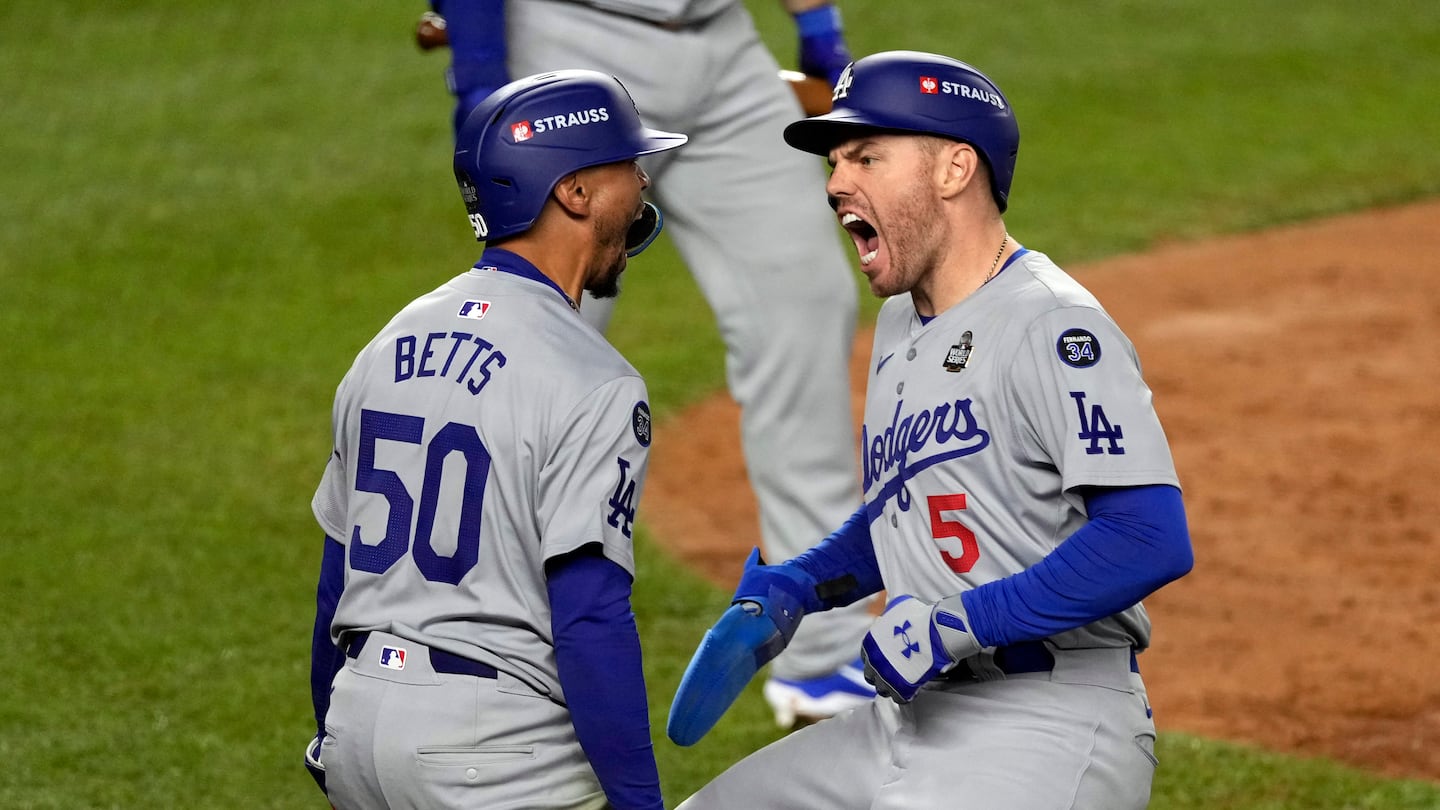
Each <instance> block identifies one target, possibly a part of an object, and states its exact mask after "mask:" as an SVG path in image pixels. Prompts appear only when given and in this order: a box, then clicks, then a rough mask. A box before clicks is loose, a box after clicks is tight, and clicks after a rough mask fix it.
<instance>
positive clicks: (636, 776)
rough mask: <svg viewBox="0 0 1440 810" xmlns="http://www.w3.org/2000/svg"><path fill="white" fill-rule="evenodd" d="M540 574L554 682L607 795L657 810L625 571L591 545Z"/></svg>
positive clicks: (656, 776)
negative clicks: (546, 600)
mask: <svg viewBox="0 0 1440 810" xmlns="http://www.w3.org/2000/svg"><path fill="white" fill-rule="evenodd" d="M546 576H547V578H548V586H547V589H548V591H549V593H550V613H551V620H550V621H551V629H552V631H553V633H554V636H555V663H556V666H557V667H558V668H559V674H560V686H561V687H562V688H563V689H564V690H565V701H566V703H567V704H568V705H569V708H570V717H571V721H572V722H573V723H574V724H575V736H576V737H578V738H579V740H580V747H581V748H583V749H585V756H586V757H588V758H589V760H590V766H591V767H592V768H593V769H594V770H595V775H596V777H598V778H599V780H600V786H601V787H602V788H604V790H605V798H606V799H608V800H609V802H610V805H611V806H613V807H615V808H617V809H620V808H624V809H625V810H629V808H644V810H652V809H653V810H663V808H664V802H663V799H662V798H661V795H660V772H659V770H658V769H657V768H656V765H655V751H654V745H653V743H652V742H651V740H650V709H649V703H648V702H647V697H646V693H645V673H644V670H643V668H642V665H641V656H640V634H639V632H638V630H637V629H636V627H635V614H634V613H632V612H631V609H630V593H631V578H630V574H629V573H628V572H626V571H625V569H624V568H621V567H620V566H619V565H617V564H616V563H614V562H612V561H611V560H608V559H606V558H605V557H604V555H603V554H602V553H601V551H600V548H599V546H598V545H594V544H592V545H588V546H585V547H584V548H582V549H580V550H577V551H574V552H571V553H569V554H566V555H563V556H561V557H558V558H556V559H553V560H550V561H549V562H548V563H547V565H546Z"/></svg>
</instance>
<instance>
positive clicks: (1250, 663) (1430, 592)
mask: <svg viewBox="0 0 1440 810" xmlns="http://www.w3.org/2000/svg"><path fill="white" fill-rule="evenodd" d="M1019 236H1020V237H1021V238H1022V240H1023V237H1024V235H1023V234H1019ZM1037 247H1041V246H1037ZM1056 258H1057V259H1058V260H1060V261H1061V263H1062V265H1063V264H1064V259H1063V257H1056ZM1068 269H1070V270H1071V271H1072V272H1073V273H1074V274H1075V275H1077V276H1078V277H1079V278H1080V279H1081V281H1082V282H1083V283H1084V284H1085V285H1086V286H1088V287H1089V288H1090V289H1091V290H1092V291H1093V292H1094V293H1095V294H1096V295H1097V296H1098V297H1099V298H1100V300H1101V301H1102V302H1103V303H1104V304H1105V305H1106V308H1107V309H1108V310H1109V311H1110V312H1111V314H1112V315H1113V316H1114V317H1115V319H1116V320H1117V321H1119V323H1120V325H1121V327H1123V328H1124V329H1125V330H1126V332H1127V333H1128V334H1129V335H1130V337H1131V338H1132V339H1133V340H1134V341H1135V344H1136V346H1137V347H1138V349H1139V352H1140V358H1141V361H1142V363H1143V364H1144V368H1145V373H1146V377H1147V379H1148V380H1149V382H1150V384H1151V386H1152V387H1153V389H1154V391H1155V401H1156V407H1157V409H1158V410H1159V412H1160V417H1161V419H1162V421H1163V422H1164V424H1165V427H1166V431H1167V433H1168V434H1169V436H1170V439H1171V442H1172V445H1173V449H1174V453H1175V460H1176V464H1177V466H1178V467H1179V472H1180V479H1181V482H1182V485H1183V486H1184V488H1185V493H1186V504H1187V507H1188V510H1189V517H1190V528H1191V533H1192V537H1193V540H1194V545H1195V558H1196V565H1195V570H1194V572H1193V573H1192V574H1191V575H1190V576H1189V577H1187V578H1185V579H1183V580H1181V581H1180V582H1178V583H1175V584H1173V585H1171V586H1169V587H1168V588H1166V589H1164V590H1163V591H1162V592H1161V593H1158V594H1156V595H1154V596H1153V597H1151V598H1150V599H1147V600H1146V605H1147V606H1148V607H1149V608H1150V611H1151V615H1152V617H1153V619H1154V622H1155V645H1154V647H1152V648H1151V649H1150V650H1149V651H1148V652H1147V653H1146V654H1145V655H1144V656H1142V658H1141V666H1142V668H1143V670H1144V672H1145V674H1146V680H1147V681H1148V683H1149V686H1150V689H1151V694H1152V698H1153V701H1154V704H1155V709H1156V719H1157V722H1158V723H1159V725H1160V726H1161V729H1162V730H1169V731H1186V732H1192V733H1196V734H1200V735H1204V736H1207V737H1212V738H1224V739H1231V740H1236V741H1241V742H1246V743H1251V744H1257V745H1261V746H1264V747H1266V748H1270V749H1274V750H1280V751H1291V752H1298V753H1303V754H1311V755H1323V756H1327V757H1331V758H1334V759H1337V760H1341V761H1344V762H1347V763H1350V764H1354V765H1359V766H1362V767H1366V768H1368V769H1371V770H1374V771H1377V772H1380V773H1384V774H1389V775H1394V776H1413V777H1422V778H1427V779H1432V780H1440V677H1437V669H1440V577H1437V573H1436V569H1437V564H1440V533H1437V529H1436V526H1437V524H1440V497H1437V494H1436V492H1435V488H1436V487H1437V486H1440V382H1437V375H1440V202H1427V203H1421V204H1417V205H1412V206H1407V207H1404V208H1397V209H1390V210H1383V211H1371V212H1366V213H1362V214H1357V215H1353V216H1345V217H1341V218H1336V219H1330V220H1324V221H1318V222H1312V223H1307V224H1302V225H1298V226H1294V227H1286V228H1281V229H1277V230H1273V231H1268V232H1263V233H1257V234H1252V235H1245V236H1235V237H1227V238H1223V239H1219V240H1215V241H1211V242H1204V243H1196V244H1179V245H1174V246H1170V247H1166V248H1162V249H1160V250H1157V251H1155V252H1153V253H1149V254H1146V255H1141V256H1130V257H1123V258H1120V259H1115V260H1111V261H1106V262H1103V263H1098V264H1093V265H1087V266H1071V267H1069V268H1068ZM869 339H870V335H869V332H868V331H866V332H865V333H864V334H862V335H860V336H859V338H858V339H857V341H856V352H855V362H854V363H853V364H852V380H855V381H857V383H858V381H860V380H862V379H863V378H864V374H863V368H864V367H865V365H866V364H867V362H868V358H869V352H870V346H869ZM854 396H855V400H854V402H855V408H856V415H857V423H858V418H859V405H860V401H861V397H862V392H861V391H860V390H859V389H858V387H857V388H856V391H855V394H854ZM738 436H739V428H738V415H737V409H736V407H735V406H734V404H733V403H732V402H731V401H730V400H729V398H728V397H727V396H725V395H720V396H717V397H716V398H713V399H711V400H709V401H706V402H702V403H700V404H698V405H696V406H695V407H693V408H691V409H689V410H688V411H686V412H685V413H684V414H682V415H680V416H679V417H678V418H675V419H671V420H668V421H667V422H665V423H663V424H661V425H659V426H657V429H656V441H655V445H654V452H653V455H652V459H651V465H650V469H651V475H650V479H649V482H648V484H647V490H646V492H645V496H644V504H643V505H642V511H641V514H642V516H643V517H642V519H643V520H644V521H645V522H646V523H647V524H648V525H649V527H650V528H651V529H652V530H653V532H654V533H655V535H656V536H657V537H659V538H661V542H662V543H663V544H664V545H665V547H666V548H668V549H669V550H670V551H672V552H673V553H674V554H675V555H676V556H678V557H679V558H681V559H682V560H685V561H687V562H688V563H690V564H691V565H693V566H695V567H696V568H697V569H698V570H700V571H702V572H703V573H704V574H705V575H706V576H707V577H709V578H711V579H713V580H714V581H716V582H717V583H720V584H722V585H725V586H726V587H732V586H733V585H734V580H735V576H736V574H737V571H738V568H739V564H740V561H741V559H742V558H743V555H744V553H745V552H746V551H747V550H748V549H749V548H750V546H751V545H753V544H754V542H755V538H756V537H757V531H758V529H757V526H758V523H757V519H756V515H755V502H754V498H753V497H752V496H751V494H750V492H749V489H748V486H747V485H746V482H745V477H744V469H743V462H742V460H741V458H740V454H739V450H738Z"/></svg>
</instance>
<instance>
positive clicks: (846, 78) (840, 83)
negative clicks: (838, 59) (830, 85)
mask: <svg viewBox="0 0 1440 810" xmlns="http://www.w3.org/2000/svg"><path fill="white" fill-rule="evenodd" d="M854 66H855V63H854V62H851V63H850V64H848V65H846V66H845V70H844V71H842V72H841V73H840V78H839V79H836V80H835V95H833V96H831V97H830V100H831V101H839V100H840V99H842V98H847V97H849V95H850V82H851V81H853V79H852V78H851V76H850V68H852V67H854Z"/></svg>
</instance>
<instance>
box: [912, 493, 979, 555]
mask: <svg viewBox="0 0 1440 810" xmlns="http://www.w3.org/2000/svg"><path fill="white" fill-rule="evenodd" d="M925 502H926V503H927V504H928V505H929V506H930V534H931V536H932V537H934V538H935V542H936V543H939V544H940V559H942V560H944V561H945V564H946V565H948V566H950V570H951V571H954V572H955V573H957V574H965V573H969V571H970V569H971V568H974V567H975V563H977V562H979V561H980V543H979V542H978V541H976V539H975V532H972V531H970V529H969V528H968V527H966V525H965V524H963V523H961V522H960V521H958V520H946V519H945V518H944V516H942V515H941V514H940V513H941V512H959V511H962V510H964V509H965V493H963V492H957V493H955V494H954V495H931V496H930V497H928V498H926V499H925ZM950 538H954V539H953V540H952V539H950ZM955 540H958V541H960V542H959V546H960V549H959V551H960V553H959V554H956V553H955V546H956V543H955Z"/></svg>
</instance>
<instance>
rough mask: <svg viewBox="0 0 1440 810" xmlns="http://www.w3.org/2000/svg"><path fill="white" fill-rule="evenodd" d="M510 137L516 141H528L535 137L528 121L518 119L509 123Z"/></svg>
mask: <svg viewBox="0 0 1440 810" xmlns="http://www.w3.org/2000/svg"><path fill="white" fill-rule="evenodd" d="M510 137H512V138H514V139H515V142H516V143H520V142H521V141H528V140H530V139H531V138H533V137H535V130H534V129H532V128H531V127H530V122H529V121H520V122H518V123H514V124H511V125H510Z"/></svg>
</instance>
